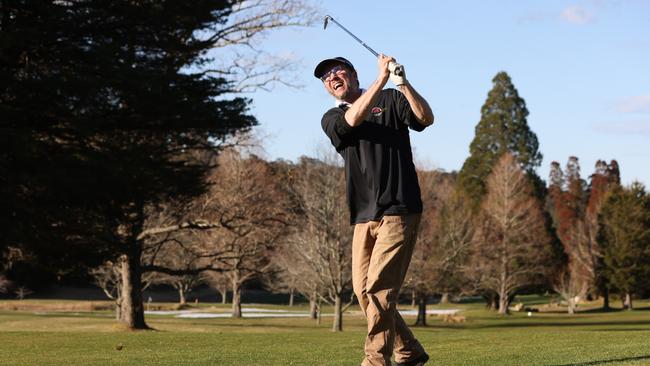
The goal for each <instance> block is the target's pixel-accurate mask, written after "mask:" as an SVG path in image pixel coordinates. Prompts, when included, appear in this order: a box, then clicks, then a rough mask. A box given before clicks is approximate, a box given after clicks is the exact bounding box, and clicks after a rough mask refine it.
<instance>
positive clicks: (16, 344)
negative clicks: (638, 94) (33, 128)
mask: <svg viewBox="0 0 650 366" xmlns="http://www.w3.org/2000/svg"><path fill="white" fill-rule="evenodd" d="M5 305H6V302H5ZM649 305H650V304H649V303H648V302H637V303H636V306H638V307H644V309H640V310H635V311H631V312H622V311H617V312H610V313H599V312H583V313H580V314H577V315H574V316H569V315H566V314H562V313H534V314H533V316H532V317H527V316H526V314H525V313H515V314H513V315H511V316H508V317H500V316H498V315H496V314H494V313H491V312H487V311H484V310H483V309H482V305H481V304H469V305H455V304H454V305H452V306H451V307H454V308H460V309H462V310H463V315H465V316H466V317H467V322H466V323H464V324H454V325H450V324H444V323H442V322H441V321H440V320H438V319H437V318H435V317H430V318H429V326H428V327H426V328H414V332H415V333H416V335H417V336H418V338H419V339H420V340H421V341H422V343H423V344H424V345H425V347H426V349H427V351H428V352H429V354H430V355H431V356H432V360H431V361H430V362H429V364H428V365H432V366H433V365H554V366H560V365H562V366H564V365H566V366H569V365H574V366H578V365H581V366H587V365H613V366H621V365H650V309H648V306H649ZM261 306H262V305H256V307H261ZM263 306H264V307H266V308H281V307H277V306H275V307H274V306H268V305H263ZM285 309H287V308H285ZM294 309H295V307H294ZM645 309H648V310H645ZM301 310H306V308H302V309H301ZM326 312H327V310H326ZM407 321H408V322H412V321H413V319H412V318H409V319H407ZM147 322H148V323H149V325H150V326H152V327H153V328H155V329H156V330H155V331H138V332H131V331H125V330H123V329H121V328H120V327H119V326H118V325H116V323H115V321H114V320H113V319H112V314H111V313H109V312H102V311H98V312H54V311H47V312H35V311H11V310H0V355H1V356H0V365H12V366H19V365H39V366H46V365H57V366H60V365H69V366H73V365H247V366H251V365H358V364H359V363H360V361H361V359H362V344H363V340H364V335H365V331H364V329H365V321H364V319H363V318H361V317H360V316H357V315H347V314H346V316H345V318H344V328H345V331H344V332H343V333H332V332H330V331H329V328H330V322H331V318H329V317H324V318H323V323H322V324H321V325H320V326H316V325H315V323H314V322H313V321H311V320H309V319H303V318H245V319H178V318H174V317H172V316H153V315H151V316H147ZM428 365H427V366H428Z"/></svg>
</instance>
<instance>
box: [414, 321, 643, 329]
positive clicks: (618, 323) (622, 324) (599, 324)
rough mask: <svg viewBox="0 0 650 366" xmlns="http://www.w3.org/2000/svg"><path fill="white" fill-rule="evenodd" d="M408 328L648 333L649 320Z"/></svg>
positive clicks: (448, 325) (439, 324)
mask: <svg viewBox="0 0 650 366" xmlns="http://www.w3.org/2000/svg"><path fill="white" fill-rule="evenodd" d="M634 325H636V326H637V327H635V328H622V329H621V328H602V329H588V328H592V327H625V326H634ZM639 326H647V328H639ZM409 327H413V328H420V329H450V330H451V329H457V330H474V329H505V328H508V329H509V328H529V327H530V328H539V327H579V328H583V329H584V328H587V329H585V330H594V331H631V330H633V331H650V320H641V321H638V320H637V321H609V322H607V321H596V322H585V321H584V320H583V321H570V320H567V321H565V322H562V321H553V322H549V321H541V322H534V321H524V322H509V323H492V324H472V323H465V324H444V323H443V324H441V323H438V324H436V323H433V324H432V323H428V324H427V325H426V326H415V325H412V324H411V325H409Z"/></svg>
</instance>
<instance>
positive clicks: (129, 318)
mask: <svg viewBox="0 0 650 366" xmlns="http://www.w3.org/2000/svg"><path fill="white" fill-rule="evenodd" d="M134 247H136V248H137V249H134V250H132V251H131V253H129V254H128V255H126V258H125V259H124V262H123V263H122V304H121V306H120V321H121V322H122V323H124V324H126V326H128V327H129V328H131V329H149V327H148V326H147V324H146V323H145V321H144V304H143V303H142V282H141V280H142V279H141V274H142V273H141V270H140V254H141V253H140V248H139V246H137V245H134Z"/></svg>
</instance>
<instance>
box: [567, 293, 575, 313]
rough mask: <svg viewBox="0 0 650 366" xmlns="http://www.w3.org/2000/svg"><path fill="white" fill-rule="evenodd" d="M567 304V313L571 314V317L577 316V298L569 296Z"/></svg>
mask: <svg viewBox="0 0 650 366" xmlns="http://www.w3.org/2000/svg"><path fill="white" fill-rule="evenodd" d="M567 303H568V305H569V306H568V307H567V311H568V312H569V315H573V314H575V313H576V298H575V297H571V296H569V298H568V300H567Z"/></svg>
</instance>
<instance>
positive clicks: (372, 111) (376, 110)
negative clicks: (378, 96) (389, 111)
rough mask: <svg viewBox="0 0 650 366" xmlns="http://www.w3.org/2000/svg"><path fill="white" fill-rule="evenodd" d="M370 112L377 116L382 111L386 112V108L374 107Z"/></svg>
mask: <svg viewBox="0 0 650 366" xmlns="http://www.w3.org/2000/svg"><path fill="white" fill-rule="evenodd" d="M370 113H372V115H373V116H375V117H379V116H381V114H382V113H384V110H383V109H381V108H379V107H374V108H372V109H371V110H370Z"/></svg>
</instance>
